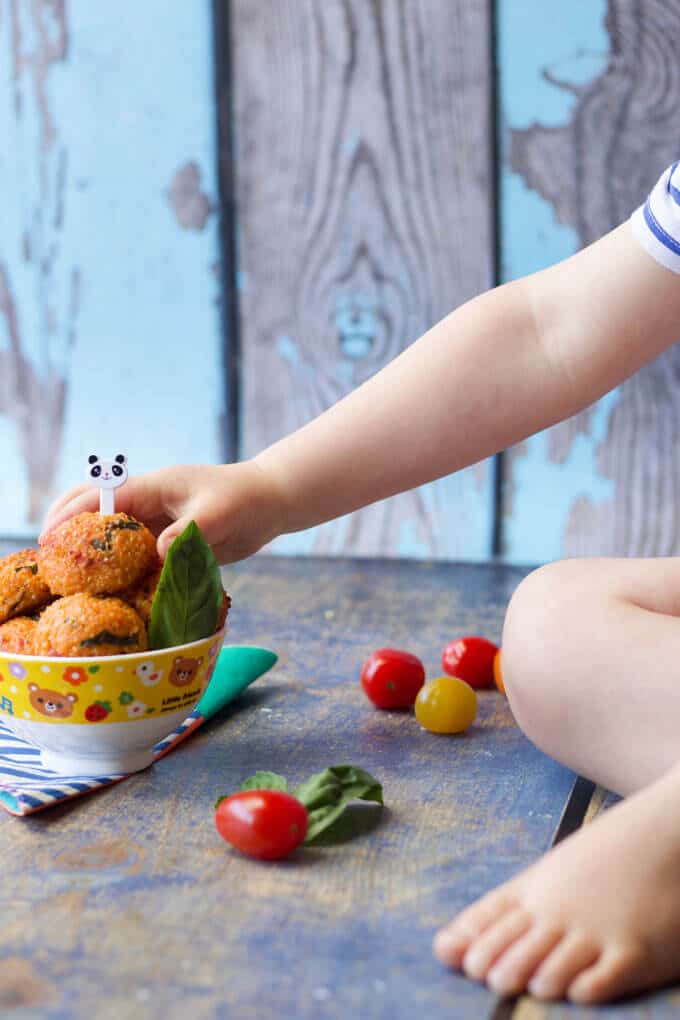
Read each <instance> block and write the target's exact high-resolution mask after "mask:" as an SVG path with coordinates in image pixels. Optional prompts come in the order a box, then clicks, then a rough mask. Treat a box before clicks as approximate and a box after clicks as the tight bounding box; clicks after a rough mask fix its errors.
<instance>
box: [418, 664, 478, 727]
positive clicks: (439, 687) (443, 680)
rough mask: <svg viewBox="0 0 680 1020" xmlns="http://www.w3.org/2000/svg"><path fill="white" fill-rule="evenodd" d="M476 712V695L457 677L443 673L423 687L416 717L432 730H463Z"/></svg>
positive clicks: (472, 720)
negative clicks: (443, 674)
mask: <svg viewBox="0 0 680 1020" xmlns="http://www.w3.org/2000/svg"><path fill="white" fill-rule="evenodd" d="M476 715H477V695H476V694H475V692H474V691H473V689H472V688H471V687H470V686H469V685H468V684H466V683H465V681H464V680H459V679H458V677H455V676H440V677H438V678H437V679H436V680H430V682H429V683H427V684H425V686H424V687H421V688H420V691H419V692H418V697H417V698H416V719H417V720H418V722H419V723H420V725H421V726H424V727H425V729H426V730H430V731H431V732H432V733H461V732H462V731H463V730H466V729H467V728H468V726H470V725H471V724H472V723H473V722H474V720H475V716H476Z"/></svg>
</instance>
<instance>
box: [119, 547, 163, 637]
mask: <svg viewBox="0 0 680 1020" xmlns="http://www.w3.org/2000/svg"><path fill="white" fill-rule="evenodd" d="M162 569H163V564H162V563H160V562H158V563H156V564H155V565H154V566H153V567H152V568H151V570H150V571H149V573H148V574H147V575H146V576H145V577H143V578H142V580H141V581H140V582H139V584H137V585H135V586H134V587H133V588H127V589H126V590H125V591H123V592H121V593H120V597H121V598H122V599H123V601H124V602H127V603H128V604H129V605H131V606H132V608H133V609H136V610H137V612H138V613H139V615H140V616H141V618H142V619H143V620H144V623H145V624H146V625H147V626H148V625H149V620H150V619H151V606H152V605H153V598H154V595H155V594H156V588H157V587H158V581H159V578H160V576H161V570H162Z"/></svg>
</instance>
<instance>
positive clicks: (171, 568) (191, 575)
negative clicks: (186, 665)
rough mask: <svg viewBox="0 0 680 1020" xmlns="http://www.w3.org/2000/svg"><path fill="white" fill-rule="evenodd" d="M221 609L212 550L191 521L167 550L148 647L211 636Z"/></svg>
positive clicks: (218, 577)
mask: <svg viewBox="0 0 680 1020" xmlns="http://www.w3.org/2000/svg"><path fill="white" fill-rule="evenodd" d="M221 606H222V579H221V577H220V568H219V566H218V564H217V560H216V559H215V556H214V554H213V551H212V549H211V548H210V546H209V545H208V543H207V542H206V540H205V539H204V537H203V535H202V534H201V531H200V528H199V527H198V526H197V525H196V524H195V523H194V521H190V523H189V524H188V525H187V526H186V528H185V529H184V531H183V532H182V534H181V535H178V536H177V538H176V539H175V541H174V542H173V543H172V545H171V546H170V548H169V549H168V554H167V556H166V557H165V563H164V564H163V570H162V571H161V576H160V579H159V581H158V588H157V589H156V594H155V596H154V600H153V604H152V606H151V620H150V622H149V648H150V649H152V650H153V649H159V648H174V647H176V646H177V645H186V644H189V643H190V642H192V641H200V640H201V638H206V637H210V635H211V634H214V633H215V631H216V629H217V621H218V619H219V614H220V608H221Z"/></svg>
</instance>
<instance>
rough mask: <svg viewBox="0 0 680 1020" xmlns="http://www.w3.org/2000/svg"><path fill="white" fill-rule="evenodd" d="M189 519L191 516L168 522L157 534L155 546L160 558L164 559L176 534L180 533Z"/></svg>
mask: <svg viewBox="0 0 680 1020" xmlns="http://www.w3.org/2000/svg"><path fill="white" fill-rule="evenodd" d="M191 520H192V518H191V517H180V518H178V520H176V521H173V522H172V524H169V525H168V527H167V528H166V529H165V531H161V533H160V535H159V536H158V541H157V542H156V548H157V549H158V555H159V556H160V558H161V559H162V560H164V559H165V557H166V556H167V554H168V549H169V548H170V546H171V545H172V543H173V542H174V541H175V539H176V538H177V536H178V535H181V534H182V532H183V531H184V529H185V528H186V527H187V525H188V524H189V523H190V521H191Z"/></svg>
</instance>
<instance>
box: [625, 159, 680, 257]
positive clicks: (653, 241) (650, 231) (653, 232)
mask: <svg viewBox="0 0 680 1020" xmlns="http://www.w3.org/2000/svg"><path fill="white" fill-rule="evenodd" d="M631 227H632V229H633V235H634V236H635V237H636V238H637V240H638V241H639V242H640V244H641V245H642V247H643V248H644V249H645V251H647V252H649V254H650V255H651V256H652V258H654V259H656V261H657V262H660V263H661V265H662V266H665V267H666V269H670V270H672V272H674V273H680V160H679V161H678V162H676V163H673V165H672V166H669V167H668V169H667V170H665V171H664V172H663V173H662V175H661V177H660V178H659V180H658V181H657V183H656V184H655V185H654V188H653V189H652V192H651V194H650V196H649V198H648V199H647V201H646V202H645V204H644V205H641V206H640V208H639V209H636V210H635V212H634V213H633V215H632V216H631Z"/></svg>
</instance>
